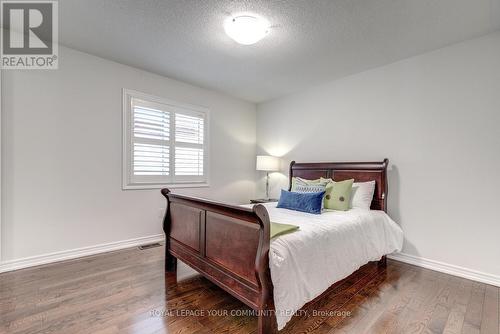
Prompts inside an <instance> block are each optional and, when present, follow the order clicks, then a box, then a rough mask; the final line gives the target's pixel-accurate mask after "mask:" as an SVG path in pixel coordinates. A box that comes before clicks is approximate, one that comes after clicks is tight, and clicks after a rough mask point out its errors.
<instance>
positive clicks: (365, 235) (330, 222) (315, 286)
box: [265, 203, 403, 329]
mask: <svg viewBox="0 0 500 334" xmlns="http://www.w3.org/2000/svg"><path fill="white" fill-rule="evenodd" d="M265 206H266V208H267V210H268V212H269V215H270V218H271V221H272V222H276V223H283V224H293V225H297V226H299V227H300V230H298V231H296V232H293V233H290V234H286V235H283V236H279V237H277V238H274V239H273V240H271V249H270V251H269V265H270V268H271V278H272V281H273V285H274V302H275V307H276V318H277V321H278V329H282V328H283V327H284V326H285V325H286V323H287V322H288V321H289V320H290V319H291V318H292V315H293V313H295V312H296V311H297V310H299V309H300V308H301V307H302V306H303V305H304V304H305V303H307V302H309V301H311V300H313V299H314V298H316V297H317V296H319V295H320V294H321V293H323V292H324V291H325V290H326V289H328V287H330V286H331V285H332V284H333V283H335V282H337V281H339V280H341V279H343V278H345V277H347V276H349V275H350V274H352V273H353V272H354V271H356V270H357V269H358V268H359V267H361V266H362V265H364V264H366V263H368V262H369V261H376V260H379V259H380V258H381V257H382V256H383V255H386V254H390V253H392V252H394V251H400V250H401V247H402V245H403V232H402V230H401V228H400V227H399V226H398V225H397V224H396V223H395V222H394V221H393V220H392V219H391V218H390V217H389V216H388V215H387V214H386V213H385V212H383V211H373V210H363V209H351V210H349V211H346V212H341V211H324V212H323V213H322V214H321V215H313V214H308V213H301V212H297V211H291V210H286V209H278V208H276V203H267V204H265Z"/></svg>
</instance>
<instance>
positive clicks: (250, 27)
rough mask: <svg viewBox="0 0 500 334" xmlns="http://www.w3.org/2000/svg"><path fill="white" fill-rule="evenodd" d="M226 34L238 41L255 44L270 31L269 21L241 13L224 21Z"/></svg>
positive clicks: (244, 43)
mask: <svg viewBox="0 0 500 334" xmlns="http://www.w3.org/2000/svg"><path fill="white" fill-rule="evenodd" d="M224 30H225V31H226V34H227V35H228V36H229V37H231V38H232V39H234V40H235V41H236V42H237V43H240V44H243V45H251V44H255V43H257V42H258V41H260V40H261V39H263V38H264V37H265V36H266V35H267V33H268V32H269V22H267V20H265V19H263V18H259V17H255V16H251V15H241V16H235V17H230V18H228V19H227V20H226V22H225V23H224Z"/></svg>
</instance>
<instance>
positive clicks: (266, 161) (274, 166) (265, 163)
mask: <svg viewBox="0 0 500 334" xmlns="http://www.w3.org/2000/svg"><path fill="white" fill-rule="evenodd" d="M257 170H263V171H266V172H277V171H279V170H280V159H279V158H277V157H273V156H270V155H258V156H257Z"/></svg>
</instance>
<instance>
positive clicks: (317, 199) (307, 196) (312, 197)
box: [277, 190, 325, 215]
mask: <svg viewBox="0 0 500 334" xmlns="http://www.w3.org/2000/svg"><path fill="white" fill-rule="evenodd" d="M324 195H325V192H324V191H321V192H315V193H296V192H292V191H286V190H281V196H280V200H279V202H278V206H277V207H278V208H282V209H289V210H295V211H302V212H308V213H313V214H316V215H318V214H320V213H321V207H322V203H323V196H324Z"/></svg>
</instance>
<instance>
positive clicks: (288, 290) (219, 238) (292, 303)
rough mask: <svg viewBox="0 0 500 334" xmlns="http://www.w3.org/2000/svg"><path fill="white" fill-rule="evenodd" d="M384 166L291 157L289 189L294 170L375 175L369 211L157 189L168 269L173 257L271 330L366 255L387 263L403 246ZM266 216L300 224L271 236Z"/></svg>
mask: <svg viewBox="0 0 500 334" xmlns="http://www.w3.org/2000/svg"><path fill="white" fill-rule="evenodd" d="M387 165H388V160H387V159H385V160H384V161H382V162H357V163H344V162H342V163H337V162H333V163H296V162H294V161H292V163H291V164H290V172H289V177H290V188H291V183H292V177H301V178H305V179H317V178H320V177H324V178H332V179H333V180H335V181H342V180H346V179H351V178H353V179H354V180H355V181H356V182H366V181H375V192H374V196H373V200H372V203H371V210H354V209H353V210H349V211H347V212H324V213H322V214H321V215H317V216H316V217H313V216H315V215H310V214H304V213H298V212H295V211H290V212H287V211H288V210H285V209H278V208H276V207H275V206H276V205H275V204H273V203H269V204H265V205H262V204H258V205H254V206H235V205H228V204H224V203H219V202H215V201H211V200H207V199H201V198H195V197H189V196H183V195H178V194H173V193H171V192H170V191H169V190H168V189H162V194H163V195H164V196H165V197H166V199H167V210H166V214H165V219H164V224H163V228H164V231H165V234H166V247H165V251H166V254H165V255H166V258H165V269H166V271H168V272H175V271H176V263H177V262H176V261H177V259H179V260H181V261H183V262H185V263H186V264H188V265H189V266H191V267H192V268H193V269H195V270H197V271H198V272H200V273H201V274H202V275H204V276H205V277H206V278H207V279H209V280H211V281H212V282H214V283H215V284H217V285H218V286H220V287H221V288H222V289H224V290H225V291H227V292H228V293H230V294H232V295H233V296H234V297H236V298H237V299H239V300H240V301H242V302H243V303H245V304H246V305H248V306H249V307H251V308H252V309H254V310H255V311H256V315H257V317H258V333H259V334H264V333H266V334H269V333H276V332H277V331H278V329H281V328H283V327H284V325H285V324H286V322H287V321H288V320H289V319H290V318H291V316H292V314H293V312H294V311H296V310H298V309H299V308H300V307H301V306H302V305H303V304H305V303H306V302H309V301H311V300H314V299H315V298H318V297H319V296H320V295H321V294H322V293H323V292H324V291H325V290H327V289H328V287H330V288H334V287H335V282H337V281H339V280H341V279H343V278H345V277H347V276H349V275H350V274H352V273H353V272H355V271H356V270H357V269H358V268H359V267H361V266H362V265H364V264H366V263H367V262H369V261H378V262H379V265H385V261H386V260H385V255H386V254H389V253H391V252H393V251H395V250H398V249H399V248H400V247H401V244H402V232H401V230H400V228H399V227H398V226H397V225H396V224H395V223H394V222H392V220H390V218H388V216H387V215H386V213H385V212H386V210H387ZM271 220H272V221H273V222H278V223H280V222H282V223H295V224H297V225H299V226H300V229H299V231H297V232H294V233H291V234H287V235H284V236H280V237H278V238H275V239H272V240H271V239H270V225H271ZM332 221H333V222H334V224H333V223H332ZM332 226H334V227H333V228H332ZM312 227H314V228H312ZM308 240H309V241H308ZM312 241H314V242H312ZM308 266H316V268H321V270H319V271H318V270H316V271H317V272H318V274H317V275H316V276H311V275H310V273H311V272H313V270H311V268H313V267H308ZM308 275H309V276H308ZM273 283H274V284H275V285H276V286H274V285H273Z"/></svg>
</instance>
